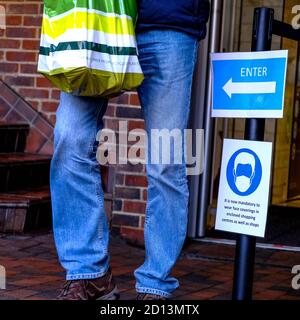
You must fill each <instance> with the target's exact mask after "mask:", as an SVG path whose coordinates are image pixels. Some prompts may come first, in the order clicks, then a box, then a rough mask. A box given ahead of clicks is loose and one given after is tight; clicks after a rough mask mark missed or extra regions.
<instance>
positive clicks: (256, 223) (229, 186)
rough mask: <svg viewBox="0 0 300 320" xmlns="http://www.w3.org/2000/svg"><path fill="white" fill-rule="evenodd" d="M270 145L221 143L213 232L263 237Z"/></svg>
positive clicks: (225, 141) (268, 182) (269, 169)
mask: <svg viewBox="0 0 300 320" xmlns="http://www.w3.org/2000/svg"><path fill="white" fill-rule="evenodd" d="M271 160H272V143H269V142H258V141H245V140H230V139H225V140H224V146H223V155H222V166H221V177H220V185H219V196H218V207H217V218H216V229H217V230H222V231H228V232H233V233H241V234H247V235H252V236H256V237H264V234H265V229H266V221H267V212H268V203H269V189H270V172H271Z"/></svg>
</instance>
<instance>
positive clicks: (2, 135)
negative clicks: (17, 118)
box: [0, 121, 30, 153]
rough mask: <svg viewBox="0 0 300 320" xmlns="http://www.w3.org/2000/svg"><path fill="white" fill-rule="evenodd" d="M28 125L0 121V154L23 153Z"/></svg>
mask: <svg viewBox="0 0 300 320" xmlns="http://www.w3.org/2000/svg"><path fill="white" fill-rule="evenodd" d="M29 128H30V127H29V125H28V124H25V123H14V122H13V123H11V122H3V121H0V153H8V152H23V151H24V150H25V146H26V139H27V136H28V133H29Z"/></svg>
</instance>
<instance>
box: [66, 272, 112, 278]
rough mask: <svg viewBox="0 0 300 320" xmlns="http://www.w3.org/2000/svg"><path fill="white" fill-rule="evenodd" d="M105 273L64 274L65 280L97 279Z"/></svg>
mask: <svg viewBox="0 0 300 320" xmlns="http://www.w3.org/2000/svg"><path fill="white" fill-rule="evenodd" d="M106 273H107V270H106V271H105V272H97V273H81V274H68V275H67V276H66V279H67V280H84V279H97V278H101V277H103V276H104V275H105V274H106Z"/></svg>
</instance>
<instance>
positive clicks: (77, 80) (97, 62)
mask: <svg viewBox="0 0 300 320" xmlns="http://www.w3.org/2000/svg"><path fill="white" fill-rule="evenodd" d="M136 17H137V4H136V1H135V0H77V1H76V0H45V1H44V16H43V25H42V35H41V46H40V54H39V62H38V72H40V73H42V74H43V75H44V76H45V77H47V78H48V79H49V80H50V81H51V82H52V83H53V84H54V85H55V86H56V87H58V88H59V89H61V90H62V91H65V92H68V93H72V94H75V95H80V96H103V97H108V96H113V95H116V94H118V93H121V92H123V91H127V90H132V89H134V88H136V87H138V86H139V85H140V84H141V82H142V81H143V73H142V70H141V67H140V64H139V61H138V53H137V46H136V38H135V31H134V27H135V22H136Z"/></svg>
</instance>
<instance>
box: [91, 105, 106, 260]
mask: <svg viewBox="0 0 300 320" xmlns="http://www.w3.org/2000/svg"><path fill="white" fill-rule="evenodd" d="M101 110H102V108H99V110H98V112H97V115H96V128H95V135H94V136H95V139H96V136H97V123H98V121H99V116H100V112H101ZM94 143H95V140H94V142H93V145H92V150H91V153H93V151H94V150H93V147H94ZM96 162H97V164H96V165H97V166H98V169H99V181H96V184H95V188H96V190H95V191H96V196H97V198H98V201H99V203H100V206H101V208H102V209H103V210H102V211H103V212H102V214H104V217H102V218H103V219H106V212H105V205H104V190H103V189H102V177H101V169H100V164H99V163H98V161H97V160H96ZM92 168H93V167H92ZM92 168H91V169H92ZM103 219H99V220H101V222H99V228H98V238H99V240H100V241H101V244H102V248H103V250H104V253H105V254H107V248H104V246H103V237H104V223H105V222H104V221H103Z"/></svg>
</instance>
